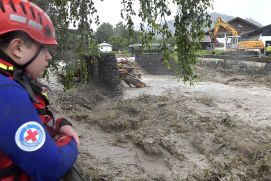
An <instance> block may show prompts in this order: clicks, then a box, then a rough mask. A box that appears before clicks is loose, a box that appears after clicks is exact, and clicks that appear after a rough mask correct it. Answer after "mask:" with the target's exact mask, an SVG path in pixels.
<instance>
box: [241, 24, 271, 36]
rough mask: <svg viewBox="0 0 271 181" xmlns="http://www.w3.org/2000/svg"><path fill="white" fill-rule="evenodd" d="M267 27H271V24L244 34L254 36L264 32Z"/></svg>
mask: <svg viewBox="0 0 271 181" xmlns="http://www.w3.org/2000/svg"><path fill="white" fill-rule="evenodd" d="M267 29H271V24H269V25H266V26H263V27H261V28H258V29H256V30H254V31H250V32H248V33H246V34H244V35H243V36H244V37H249V36H253V35H258V34H260V33H263V32H264V31H265V30H267Z"/></svg>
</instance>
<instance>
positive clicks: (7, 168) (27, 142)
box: [0, 0, 79, 181]
mask: <svg viewBox="0 0 271 181" xmlns="http://www.w3.org/2000/svg"><path fill="white" fill-rule="evenodd" d="M56 44H57V42H56V39H55V29H54V27H53V25H52V22H51V20H50V18H49V17H48V16H47V15H46V13H45V12H43V10H41V9H40V8H39V7H37V6H36V5H34V4H33V3H31V2H29V1H27V0H0V181H11V180H19V181H29V180H32V181H54V180H59V179H60V178H62V177H63V176H64V175H65V173H67V171H68V170H70V168H71V167H72V165H73V164H74V162H75V161H76V159H77V155H78V150H77V146H78V145H79V138H78V135H77V133H76V132H75V131H74V129H73V128H72V125H71V123H69V122H68V121H67V120H66V119H63V118H60V119H57V120H55V119H54V117H53V114H52V113H51V111H50V110H49V109H48V106H49V103H48V99H47V95H46V92H47V90H46V88H45V87H44V86H43V85H42V84H40V83H39V82H38V81H37V80H36V79H37V78H38V77H39V76H40V75H42V74H43V72H44V70H45V69H46V68H47V67H48V63H49V61H50V60H51V59H52V57H51V55H50V53H49V52H48V46H52V45H56Z"/></svg>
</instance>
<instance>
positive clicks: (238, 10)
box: [94, 0, 271, 29]
mask: <svg viewBox="0 0 271 181" xmlns="http://www.w3.org/2000/svg"><path fill="white" fill-rule="evenodd" d="M95 5H96V7H97V10H98V14H99V16H100V21H101V23H103V22H108V23H110V24H112V25H115V24H117V23H118V22H120V21H122V19H121V16H120V11H121V9H122V5H121V0H104V1H103V2H101V1H100V0H96V1H95ZM137 7H138V5H137V4H136V5H135V9H136V8H137ZM212 11H214V12H218V13H223V14H227V15H230V16H238V17H241V18H252V19H254V20H256V21H258V22H259V23H261V24H262V25H264V26H265V25H268V24H271V13H270V14H269V12H270V11H271V0H214V4H213V10H210V12H212ZM134 21H135V24H138V23H139V20H138V19H135V20H134ZM94 29H95V27H94Z"/></svg>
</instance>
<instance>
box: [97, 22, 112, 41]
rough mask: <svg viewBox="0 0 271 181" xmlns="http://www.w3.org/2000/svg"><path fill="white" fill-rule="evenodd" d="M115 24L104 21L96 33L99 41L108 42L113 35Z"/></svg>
mask: <svg viewBox="0 0 271 181" xmlns="http://www.w3.org/2000/svg"><path fill="white" fill-rule="evenodd" d="M113 34H114V32H113V26H112V25H111V24H109V23H103V24H101V25H100V26H99V27H98V28H97V31H96V33H95V38H96V40H97V41H98V43H102V42H104V41H105V42H108V41H109V38H110V37H111V36H113Z"/></svg>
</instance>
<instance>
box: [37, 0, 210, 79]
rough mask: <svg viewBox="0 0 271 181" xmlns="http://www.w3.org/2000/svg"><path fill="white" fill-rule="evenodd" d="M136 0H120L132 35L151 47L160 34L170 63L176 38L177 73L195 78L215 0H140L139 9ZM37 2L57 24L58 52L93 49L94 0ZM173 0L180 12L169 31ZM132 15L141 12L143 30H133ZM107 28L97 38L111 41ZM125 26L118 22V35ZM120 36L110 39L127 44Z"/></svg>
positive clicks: (188, 77) (135, 40) (165, 58)
mask: <svg viewBox="0 0 271 181" xmlns="http://www.w3.org/2000/svg"><path fill="white" fill-rule="evenodd" d="M135 1H136V0H122V1H121V3H122V5H123V10H122V11H121V16H122V18H123V19H124V20H125V22H126V24H125V27H126V29H127V30H128V32H129V36H130V35H132V34H137V35H138V36H137V39H134V42H138V40H141V41H142V43H143V46H144V47H148V44H149V43H150V42H153V41H154V40H155V38H156V37H157V36H159V37H161V41H160V45H161V51H162V52H163V55H164V59H163V61H164V64H165V65H167V66H168V60H169V58H170V56H171V54H172V50H171V49H170V48H169V47H168V46H167V45H168V44H169V41H171V42H174V43H175V44H176V51H177V56H178V59H177V65H178V74H179V75H180V77H182V78H183V80H184V81H190V82H192V81H193V80H194V79H195V75H194V72H193V67H194V65H195V63H196V54H195V53H196V52H197V50H198V49H199V48H200V45H199V43H200V41H201V40H202V38H203V35H204V32H203V30H204V28H206V27H210V25H211V21H210V17H209V16H208V15H207V10H208V8H209V7H211V6H212V2H213V0H138V1H139V3H140V8H139V12H138V13H136V12H135V10H134V2H135ZM36 3H37V4H38V5H40V6H41V7H42V8H44V9H46V10H47V12H48V14H49V15H50V17H51V18H52V20H53V22H54V25H55V26H56V30H57V35H58V41H59V52H60V51H61V50H62V51H66V50H73V51H75V52H77V53H78V54H79V57H80V54H82V53H83V54H91V53H92V52H91V51H90V47H91V46H90V44H91V43H90V42H91V40H92V39H93V36H92V35H93V30H92V28H91V24H92V23H96V24H99V17H98V15H97V10H96V8H95V4H94V0H77V1H71V0H55V1H53V0H47V1H44V0H37V1H36ZM104 3H106V1H105V2H104ZM172 4H174V5H175V6H176V7H177V12H176V14H174V27H175V31H174V32H172V31H170V29H169V24H168V21H167V20H168V19H169V17H170V16H171V14H173V12H172V10H171V9H170V7H171V6H170V5H172ZM174 13H175V12H174ZM133 16H139V17H140V18H141V20H142V23H141V24H140V32H135V31H134V30H133V26H134V23H133V21H132V18H133ZM70 24H73V25H74V26H75V27H77V28H78V30H76V33H75V35H72V36H71V35H70V32H69V31H67V30H68V27H69V25H70ZM108 28H109V29H108V30H107V32H106V33H105V32H103V33H101V35H100V34H99V33H97V32H98V30H97V32H96V34H95V35H96V37H99V39H98V42H102V41H109V38H110V36H108V35H112V32H113V31H112V27H111V26H108ZM123 30H124V26H123V25H122V24H118V25H117V26H116V28H115V31H117V32H118V33H119V34H117V35H116V36H117V37H119V36H123V35H125V36H126V34H127V31H126V30H125V31H124V32H123ZM97 35H99V36H97ZM125 36H124V37H125ZM117 37H114V38H111V41H112V42H113V43H115V44H118V45H119V46H120V47H122V46H124V45H121V43H120V42H117ZM129 42H131V41H129ZM123 44H125V43H123Z"/></svg>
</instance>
